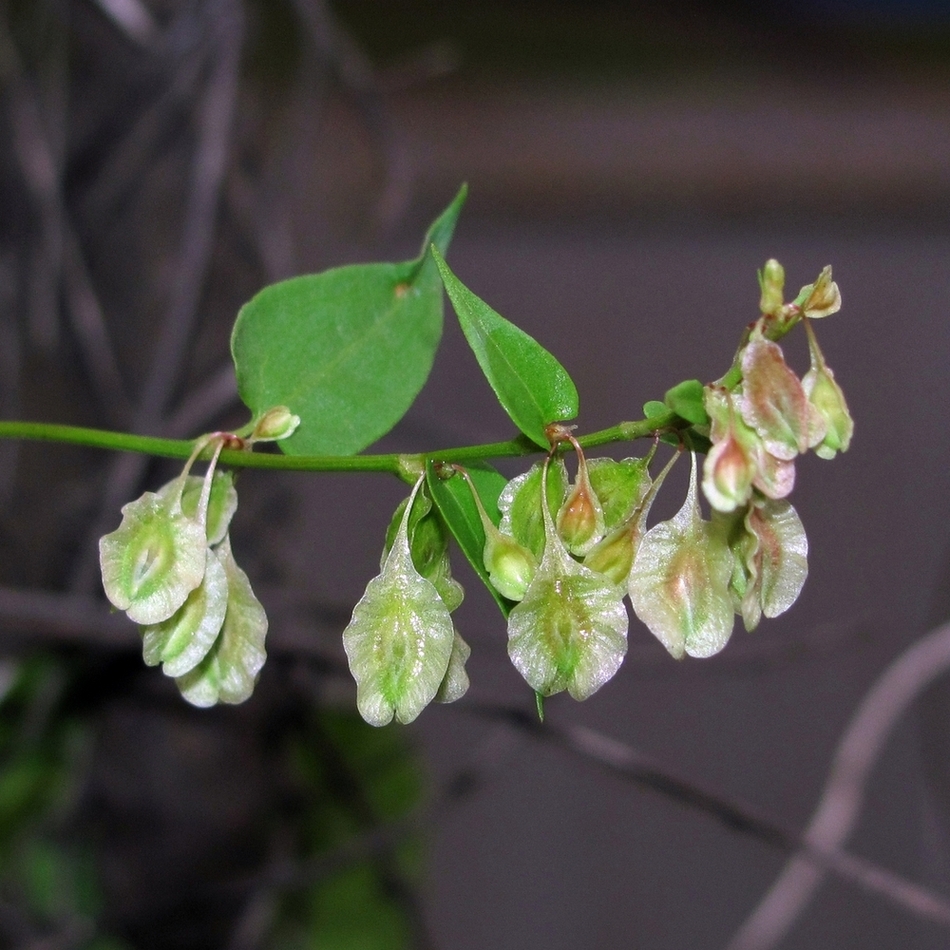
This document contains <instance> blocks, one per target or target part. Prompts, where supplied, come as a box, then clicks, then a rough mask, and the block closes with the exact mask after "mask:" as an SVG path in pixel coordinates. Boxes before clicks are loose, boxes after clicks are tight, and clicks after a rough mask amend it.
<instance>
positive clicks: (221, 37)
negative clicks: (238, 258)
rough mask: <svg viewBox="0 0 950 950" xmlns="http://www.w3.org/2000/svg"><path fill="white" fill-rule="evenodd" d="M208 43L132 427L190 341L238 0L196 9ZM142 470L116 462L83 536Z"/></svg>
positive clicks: (134, 459)
mask: <svg viewBox="0 0 950 950" xmlns="http://www.w3.org/2000/svg"><path fill="white" fill-rule="evenodd" d="M204 16H205V21H206V23H207V26H208V29H209V31H211V33H212V36H213V40H211V41H210V42H209V49H208V56H209V60H210V62H211V69H212V72H211V75H210V77H209V80H208V83H207V87H206V89H205V92H204V96H203V98H202V101H201V104H200V108H199V111H198V144H197V147H196V149H195V156H194V160H193V164H192V180H191V189H190V194H189V197H188V203H187V207H186V212H185V222H184V226H183V236H182V242H181V249H180V252H179V260H178V265H177V267H176V268H175V275H176V281H175V285H174V287H173V289H172V298H171V300H170V302H169V307H168V311H167V313H166V316H165V320H164V322H163V325H162V330H161V333H160V336H159V340H158V343H157V345H156V348H155V351H154V353H153V355H152V360H151V370H150V372H149V374H148V376H147V378H146V380H145V383H144V386H143V388H142V391H141V393H140V395H139V403H138V409H137V411H136V413H135V417H134V422H133V428H134V430H135V431H137V432H148V431H155V430H160V429H161V428H162V422H163V419H164V414H165V411H166V408H167V405H168V402H169V400H170V398H171V396H172V395H173V393H174V390H175V387H176V386H177V384H178V382H179V380H180V378H181V374H182V369H183V364H184V361H185V357H186V356H187V352H188V344H189V342H190V340H191V336H192V332H193V329H194V325H195V320H196V317H197V313H198V304H199V299H200V294H201V288H202V286H203V284H204V281H205V278H206V276H207V272H208V268H209V266H210V262H211V252H212V248H213V245H214V236H215V232H216V219H217V212H218V203H219V200H220V197H221V191H222V185H223V182H224V177H225V171H226V169H227V162H228V155H229V146H230V141H231V132H232V125H233V120H234V116H235V112H236V109H237V96H238V78H239V66H240V57H241V47H242V39H243V34H244V20H243V14H242V10H241V6H240V3H239V0H214V2H209V3H208V4H207V5H206V7H205V8H204ZM147 465H148V459H146V458H144V457H138V456H123V457H121V458H119V459H118V460H117V461H116V462H115V463H114V465H113V466H112V469H111V470H110V473H109V477H108V480H107V483H106V486H105V488H104V490H103V493H102V501H101V504H100V507H99V514H98V516H97V518H96V522H95V524H94V525H93V526H92V530H91V531H90V536H91V537H98V536H100V535H102V534H104V533H105V531H107V530H108V525H109V524H110V523H111V521H112V520H113V519H114V512H115V510H116V509H117V508H118V507H119V506H120V505H121V504H122V503H123V502H124V501H125V500H126V499H127V498H128V496H129V495H131V494H132V493H133V491H134V488H135V485H136V484H137V483H138V481H139V480H140V479H141V477H142V474H143V473H144V471H145V468H146V466H147ZM96 567H97V565H96V558H95V553H94V551H93V550H92V546H91V545H86V546H85V548H84V551H83V555H82V556H81V558H80V561H79V563H78V565H77V567H76V569H75V571H74V574H73V577H72V580H71V584H70V588H71V590H73V591H82V590H89V589H91V588H92V586H93V584H94V582H95V575H96Z"/></svg>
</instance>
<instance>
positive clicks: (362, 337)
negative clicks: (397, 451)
mask: <svg viewBox="0 0 950 950" xmlns="http://www.w3.org/2000/svg"><path fill="white" fill-rule="evenodd" d="M465 194H466V189H465V188H464V187H463V188H462V190H461V191H460V192H459V193H458V195H457V196H456V198H455V200H454V201H453V202H452V204H451V205H449V207H448V208H447V209H446V210H445V211H444V212H443V213H442V215H441V217H440V218H439V219H438V220H437V221H436V222H435V223H434V224H433V225H432V227H431V228H430V229H429V233H428V234H427V235H426V239H425V242H424V243H423V246H422V247H423V249H422V253H421V254H420V256H419V257H418V258H416V259H415V260H412V261H406V262H404V263H401V264H383V263H376V264H352V265H349V266H346V267H336V268H332V269H331V270H327V271H324V272H323V273H320V274H308V275H306V276H303V277H294V278H292V279H290V280H285V281H281V282H280V283H277V284H272V285H271V286H269V287H265V288H264V289H263V290H262V291H261V292H260V293H259V294H257V296H255V297H254V298H253V299H252V300H250V301H249V302H248V303H246V304H245V305H244V306H243V307H242V308H241V312H240V313H239V314H238V318H237V321H236V323H235V325H234V333H233V335H232V337H231V353H232V356H233V358H234V365H235V368H236V371H237V381H238V392H239V393H240V395H241V399H243V400H244V402H245V404H246V405H247V406H248V408H249V409H250V410H251V412H252V413H254V415H255V416H259V415H260V414H262V413H264V412H266V411H267V410H268V409H271V408H272V407H274V406H286V407H287V408H288V409H289V410H290V411H291V412H292V413H295V414H296V415H298V416H299V417H300V425H299V427H298V428H297V430H296V431H295V432H294V434H293V435H292V436H290V437H289V438H287V439H283V440H282V441H281V442H280V443H279V445H280V447H281V449H282V450H283V451H284V452H286V453H288V454H290V455H350V454H352V453H354V452H358V451H360V450H361V449H364V448H366V446H368V445H370V444H371V443H372V442H375V441H376V440H377V439H378V438H379V437H380V436H382V435H384V434H385V433H386V432H388V431H389V430H390V429H391V428H392V427H393V426H394V425H395V424H396V423H397V422H398V421H399V420H400V419H401V418H402V416H403V415H404V414H405V412H406V410H407V409H408V408H409V407H410V406H411V405H412V402H413V400H414V399H415V398H416V396H417V395H418V393H419V390H420V389H421V388H422V386H423V384H424V383H425V381H426V379H427V378H428V375H429V371H430V369H431V368H432V361H433V358H434V357H435V351H436V348H437V347H438V345H439V339H440V337H441V335H442V287H441V282H440V280H439V275H438V272H437V270H436V266H435V263H434V262H433V261H432V258H431V256H430V255H429V253H428V248H429V247H430V246H432V245H434V246H436V247H437V248H438V249H439V250H440V251H442V252H444V251H445V250H446V249H447V247H448V243H449V241H450V239H451V237H452V231H453V229H454V227H455V222H456V220H457V219H458V215H459V212H460V210H461V207H462V204H463V202H464V201H465Z"/></svg>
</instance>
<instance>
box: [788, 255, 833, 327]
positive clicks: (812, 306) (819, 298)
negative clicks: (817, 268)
mask: <svg viewBox="0 0 950 950" xmlns="http://www.w3.org/2000/svg"><path fill="white" fill-rule="evenodd" d="M795 303H796V304H797V305H798V306H799V307H801V311H802V313H803V314H804V315H805V316H806V317H810V318H811V319H813V320H816V319H818V318H819V317H828V316H830V315H831V314H833V313H837V312H838V311H839V310H840V309H841V291H840V290H838V285H837V284H836V283H835V282H834V281H833V280H832V279H831V266H830V265H829V266H828V267H825V268H824V270H822V272H821V273H820V274H819V275H818V280H816V281H815V282H814V283H813V284H807V285H806V286H805V287H802V289H801V292H800V293H799V295H798V296H797V297H796V298H795Z"/></svg>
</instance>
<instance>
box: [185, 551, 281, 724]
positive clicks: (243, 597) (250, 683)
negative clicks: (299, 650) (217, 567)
mask: <svg viewBox="0 0 950 950" xmlns="http://www.w3.org/2000/svg"><path fill="white" fill-rule="evenodd" d="M211 553H212V554H213V555H214V556H215V557H217V558H218V559H219V560H220V562H221V565H222V567H223V568H224V573H225V575H226V577H227V582H228V607H227V611H226V613H225V615H224V625H223V626H222V627H221V632H220V633H219V634H218V638H217V640H215V642H214V645H213V646H212V647H211V650H210V651H209V652H208V654H207V656H206V657H205V658H204V659H203V660H202V661H201V662H200V663H199V664H198V665H197V666H196V667H195V668H194V669H193V670H191V671H190V672H188V673H185V675H184V676H180V677H178V678H177V679H176V680H175V682H176V683H177V684H178V688H179V689H180V690H181V694H182V696H184V697H185V699H187V700H188V702H189V703H191V704H192V705H194V706H213V705H215V703H243V702H244V700H245V699H247V698H248V697H249V696H250V695H251V693H252V692H253V691H254V684H255V682H256V681H257V675H258V673H260V671H261V667H262V666H263V665H264V660H265V659H266V658H267V654H266V653H265V652H264V637H265V636H266V635H267V616H266V615H265V613H264V608H263V607H262V606H261V603H260V601H259V600H258V599H257V598H256V597H255V596H254V591H253V590H251V584H250V581H248V579H247V574H245V573H244V571H242V570H241V568H239V567H238V566H237V563H236V562H235V560H234V555H233V554H232V553H231V542H230V540H229V539H228V538H227V537H225V539H224V540H223V541H222V542H221V544H220V546H219V547H217V548H215V549H214V551H212V552H211Z"/></svg>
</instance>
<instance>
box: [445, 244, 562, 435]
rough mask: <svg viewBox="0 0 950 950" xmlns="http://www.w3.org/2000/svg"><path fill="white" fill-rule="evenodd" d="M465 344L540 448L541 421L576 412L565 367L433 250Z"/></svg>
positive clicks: (543, 423)
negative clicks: (472, 289) (478, 293)
mask: <svg viewBox="0 0 950 950" xmlns="http://www.w3.org/2000/svg"><path fill="white" fill-rule="evenodd" d="M433 257H434V258H435V261H436V264H438V267H439V272H440V273H441V274H442V281H443V283H444V284H445V289H446V292H447V293H448V295H449V299H450V300H451V301H452V306H453V307H454V308H455V312H456V314H457V315H458V318H459V323H460V324H461V326H462V331H463V333H464V334H465V338H466V339H467V340H468V345H469V346H470V347H471V348H472V351H473V352H474V353H475V358H476V359H477V360H478V365H479V366H481V368H482V372H483V373H484V374H485V378H486V379H487V380H488V382H489V384H490V385H491V388H492V389H493V390H494V391H495V395H496V396H497V397H498V401H499V402H500V403H501V405H502V408H503V409H504V410H505V412H507V413H508V415H509V417H510V418H511V421H512V422H514V424H515V425H516V426H517V427H518V428H519V429H520V430H521V431H522V432H523V433H524V434H525V435H526V436H527V437H528V438H529V439H531V440H532V441H534V442H536V443H537V444H538V445H540V446H543V447H544V448H547V447H548V439H547V436H546V435H545V434H544V429H545V426H547V425H549V424H550V423H552V422H561V421H563V420H565V419H573V418H574V417H575V416H576V415H577V408H578V397H577V389H576V387H575V386H574V383H573V381H572V380H571V377H570V376H568V375H567V370H565V369H564V367H563V366H561V364H560V363H559V362H558V361H557V360H556V359H555V358H554V357H553V356H552V355H551V354H550V353H549V352H548V351H547V350H546V349H544V347H543V346H541V345H540V344H539V343H538V342H537V341H536V340H534V339H533V338H532V337H530V336H528V334H527V333H525V332H524V330H520V329H519V328H518V327H516V326H515V325H514V324H513V323H511V322H510V321H508V320H506V319H505V318H504V317H503V316H501V314H499V313H496V312H495V311H494V310H492V308H491V307H489V306H488V304H487V303H485V301H484V300H481V299H480V298H479V297H477V296H475V294H473V293H472V292H471V291H470V290H469V289H468V288H467V287H466V286H465V285H464V284H463V283H462V282H461V281H460V280H459V279H458V278H457V277H456V276H455V274H453V273H452V271H451V270H449V266H448V264H446V263H445V261H444V259H443V258H442V255H441V254H439V253H438V251H436V250H434V251H433Z"/></svg>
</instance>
